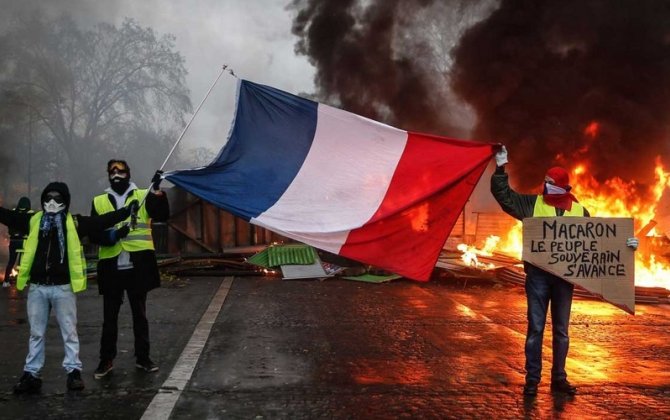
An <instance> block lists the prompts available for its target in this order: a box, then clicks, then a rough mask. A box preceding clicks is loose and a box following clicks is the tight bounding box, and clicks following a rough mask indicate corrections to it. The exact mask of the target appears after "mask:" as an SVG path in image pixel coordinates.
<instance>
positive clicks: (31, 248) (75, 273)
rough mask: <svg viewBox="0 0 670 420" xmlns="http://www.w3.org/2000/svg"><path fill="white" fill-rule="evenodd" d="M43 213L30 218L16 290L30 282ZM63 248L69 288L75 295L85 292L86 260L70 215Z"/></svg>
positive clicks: (66, 222) (67, 219)
mask: <svg viewBox="0 0 670 420" xmlns="http://www.w3.org/2000/svg"><path fill="white" fill-rule="evenodd" d="M42 215H43V212H41V211H40V212H37V213H35V215H34V216H33V217H31V218H30V230H29V231H28V238H27V239H26V240H25V241H24V242H23V256H22V257H21V265H20V266H19V276H18V278H17V279H16V288H17V289H18V290H23V288H24V287H26V284H27V283H28V282H29V281H30V270H31V268H32V267H33V261H35V252H36V251H37V242H38V237H39V233H40V222H41V221H42ZM65 230H66V233H65V246H67V265H68V268H69V271H70V286H72V291H73V292H75V293H77V292H81V291H83V290H86V258H85V257H84V250H83V247H82V246H81V242H80V241H79V235H78V234H77V227H76V226H75V224H74V219H73V218H72V215H71V214H70V213H67V216H66V218H65Z"/></svg>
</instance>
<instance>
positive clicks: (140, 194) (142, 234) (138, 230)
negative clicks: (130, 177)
mask: <svg viewBox="0 0 670 420" xmlns="http://www.w3.org/2000/svg"><path fill="white" fill-rule="evenodd" d="M145 194H148V191H147V190H133V191H131V192H130V193H129V194H128V197H126V202H125V204H124V205H128V203H129V202H131V201H132V200H138V201H140V202H141V201H142V199H143V198H144V196H145ZM93 206H94V207H95V211H96V212H97V213H98V214H105V213H109V212H113V211H115V210H116V209H115V208H114V205H113V204H112V202H111V201H110V200H109V195H107V194H100V195H98V196H96V197H95V198H94V199H93ZM128 222H130V217H128V218H127V219H126V220H124V221H121V222H119V223H118V224H117V225H116V227H121V226H123V224H124V223H128ZM145 250H152V251H153V250H154V241H153V238H152V237H151V218H150V217H149V213H148V212H147V209H146V202H145V204H142V207H140V209H139V210H138V212H137V225H136V227H135V229H131V230H130V232H129V233H128V236H126V237H125V238H122V239H120V240H119V241H118V242H117V243H115V244H114V245H111V246H102V245H101V246H100V247H99V249H98V258H99V259H101V260H102V259H105V258H115V257H116V256H117V255H119V254H120V253H121V251H127V252H135V251H145Z"/></svg>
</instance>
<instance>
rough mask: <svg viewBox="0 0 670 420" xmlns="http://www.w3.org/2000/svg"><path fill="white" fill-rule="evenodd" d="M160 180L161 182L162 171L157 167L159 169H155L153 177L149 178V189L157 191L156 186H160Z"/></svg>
mask: <svg viewBox="0 0 670 420" xmlns="http://www.w3.org/2000/svg"><path fill="white" fill-rule="evenodd" d="M161 182H163V171H161V170H160V169H159V170H157V171H156V173H155V174H154V176H153V178H151V189H152V190H153V191H158V188H159V187H160V185H161Z"/></svg>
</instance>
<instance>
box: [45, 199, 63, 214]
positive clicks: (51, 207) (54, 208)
mask: <svg viewBox="0 0 670 420" xmlns="http://www.w3.org/2000/svg"><path fill="white" fill-rule="evenodd" d="M63 209H65V204H64V203H60V204H59V203H56V200H54V199H53V198H52V199H51V200H50V201H47V202H46V203H44V211H45V212H47V213H58V212H59V211H62V210H63Z"/></svg>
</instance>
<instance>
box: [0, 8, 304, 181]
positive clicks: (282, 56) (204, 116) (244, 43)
mask: <svg viewBox="0 0 670 420" xmlns="http://www.w3.org/2000/svg"><path fill="white" fill-rule="evenodd" d="M289 2H290V0H48V1H43V0H42V1H39V0H0V7H2V10H3V12H5V11H9V10H19V9H24V10H30V9H39V10H41V11H42V12H43V13H45V14H47V15H48V16H54V15H59V14H67V15H70V16H72V17H73V18H74V19H75V21H77V22H79V23H80V24H82V25H92V24H95V23H98V22H107V23H112V24H114V25H117V26H118V25H120V24H121V22H122V21H123V19H125V18H126V17H129V18H132V19H134V20H136V21H137V22H138V23H139V24H140V25H141V26H143V27H151V28H153V29H154V30H155V31H156V33H157V34H158V35H159V36H160V35H164V34H167V33H170V34H173V35H175V36H176V43H175V44H176V49H177V50H178V51H179V52H180V53H181V54H182V55H183V56H184V58H185V60H186V63H185V66H186V69H187V70H188V73H189V74H188V76H187V80H186V81H187V85H188V87H189V89H190V90H191V101H192V103H193V109H194V110H195V108H196V107H197V106H198V104H199V103H200V101H201V100H202V98H203V97H204V95H205V93H206V92H207V89H209V87H210V86H211V84H212V83H213V82H214V80H215V79H216V76H217V75H218V74H219V71H220V70H221V66H222V65H223V64H227V65H229V66H230V68H232V69H233V70H234V71H235V73H236V74H237V75H238V76H239V77H241V78H245V79H250V80H253V81H255V82H259V83H263V84H269V85H273V86H275V87H277V88H280V89H283V90H286V91H289V92H292V93H301V92H312V91H313V85H314V84H313V74H314V70H313V68H312V66H311V65H310V64H309V63H308V62H307V59H306V58H305V57H302V56H301V57H298V56H296V54H295V53H294V51H293V49H294V44H295V41H296V38H295V37H294V36H293V35H292V34H291V22H292V19H293V12H291V11H289V10H287V9H286V5H287V4H288V3H289ZM234 99H235V79H234V78H233V77H231V76H229V75H228V74H227V73H226V74H225V75H224V76H222V77H221V79H220V80H219V82H218V83H217V85H216V87H215V89H214V90H213V92H212V94H211V95H210V97H209V98H208V99H207V101H206V102H205V104H204V105H203V107H202V109H201V110H200V112H199V113H198V115H197V116H196V117H195V119H194V121H193V124H192V125H191V127H190V128H189V130H188V131H187V133H186V135H185V137H184V139H183V140H182V143H181V145H180V147H181V146H184V147H193V146H206V147H208V148H211V149H212V150H213V151H214V152H216V151H218V149H219V148H220V146H221V145H222V144H223V141H224V139H225V138H226V136H227V134H228V129H229V126H230V119H231V117H232V112H233V107H234ZM188 118H190V115H189V116H188ZM187 120H188V119H187ZM175 140H176V139H175ZM167 169H176V168H172V167H171V166H170V164H169V163H168V165H167Z"/></svg>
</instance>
